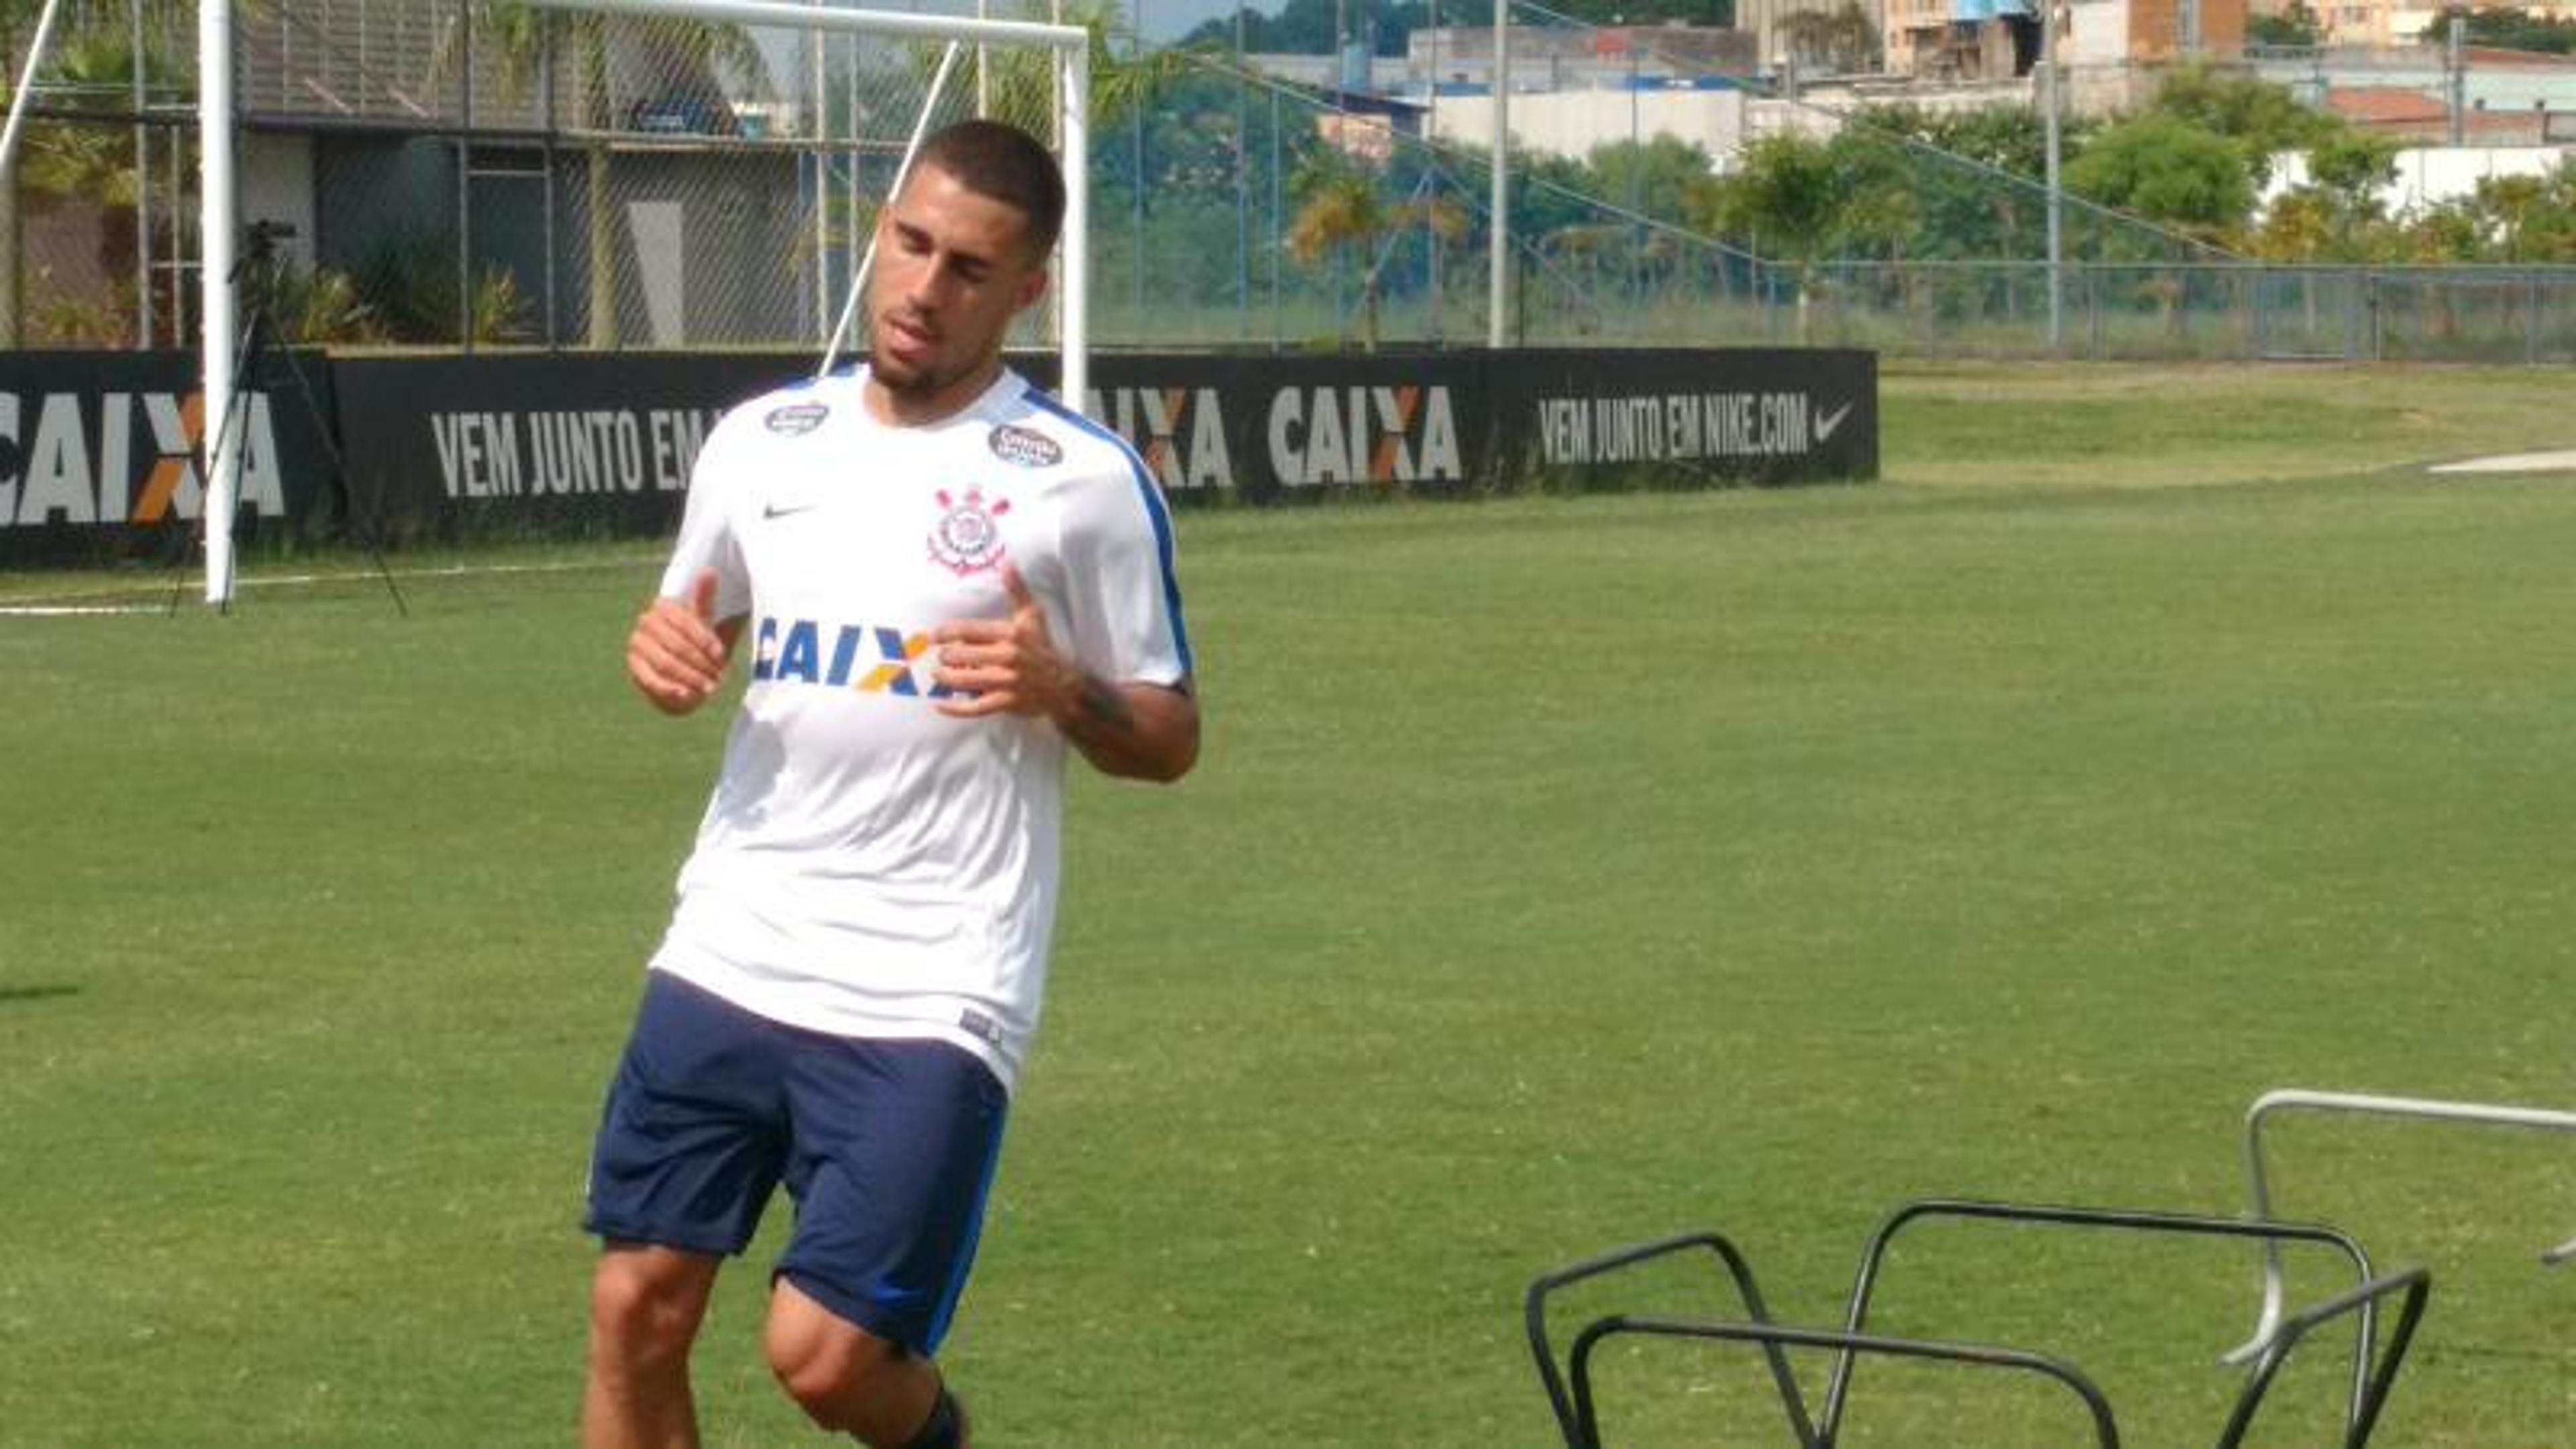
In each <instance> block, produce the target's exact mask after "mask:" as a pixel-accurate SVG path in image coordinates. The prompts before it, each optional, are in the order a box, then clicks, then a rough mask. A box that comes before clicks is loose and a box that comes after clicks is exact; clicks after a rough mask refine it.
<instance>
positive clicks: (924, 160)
mask: <svg viewBox="0 0 2576 1449" xmlns="http://www.w3.org/2000/svg"><path fill="white" fill-rule="evenodd" d="M912 164H913V165H914V166H915V167H922V166H936V167H938V168H939V169H940V170H942V171H945V172H947V173H948V174H949V175H950V176H953V177H955V178H956V179H957V182H958V184H959V185H961V186H964V187H965V188H966V189H967V190H969V191H971V192H974V193H975V194H976V195H978V196H985V197H990V198H992V199H993V200H995V201H998V202H1000V203H1002V204H1003V205H1004V206H1007V207H1010V208H1011V209H1012V210H1014V211H1016V212H1018V213H1019V214H1020V215H1021V216H1023V217H1026V218H1027V219H1028V231H1027V234H1026V240H1027V242H1028V247H1029V256H1030V257H1031V258H1032V259H1035V260H1041V261H1042V260H1044V259H1045V257H1046V254H1047V253H1048V252H1051V251H1053V250H1055V237H1056V232H1057V231H1058V229H1060V228H1061V227H1062V226H1063V225H1064V173H1062V172H1061V171H1058V170H1057V169H1056V164H1055V157H1054V156H1052V155H1050V154H1049V153H1048V151H1047V148H1046V147H1044V146H1041V145H1039V144H1038V142H1037V138H1036V137H1034V136H1031V135H1030V134H1029V133H1028V132H1026V131H1023V130H1021V129H1020V128H1019V127H1017V126H1011V125H1005V124H1003V123H1002V122H1000V121H959V122H958V123H957V124H955V125H953V126H947V127H943V128H942V129H940V130H939V131H936V132H934V133H932V135H931V137H930V139H929V140H927V141H924V142H922V143H921V154H920V155H918V156H916V157H914V158H913V163H912Z"/></svg>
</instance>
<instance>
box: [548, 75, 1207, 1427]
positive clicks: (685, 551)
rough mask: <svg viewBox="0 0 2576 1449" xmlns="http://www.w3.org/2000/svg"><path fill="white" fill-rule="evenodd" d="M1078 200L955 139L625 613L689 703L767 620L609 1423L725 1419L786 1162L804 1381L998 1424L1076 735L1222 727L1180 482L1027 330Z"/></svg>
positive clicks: (620, 1147) (1133, 762)
mask: <svg viewBox="0 0 2576 1449" xmlns="http://www.w3.org/2000/svg"><path fill="white" fill-rule="evenodd" d="M1063 206H1064V187H1063V181H1062V178H1061V177H1060V175H1059V174H1058V173H1057V171H1056V168H1055V163H1054V160H1053V158H1052V157H1050V156H1049V155H1048V154H1047V152H1046V151H1045V149H1044V148H1042V147H1040V146H1039V145H1038V144H1037V143H1036V142H1034V141H1033V140H1031V139H1030V138H1029V137H1028V136H1026V135H1024V134H1022V133H1021V132H1018V131H1016V130H1013V129H1011V128H1009V127H1006V126H1001V125H997V124H994V123H991V122H982V121H970V122H966V123H964V124H961V125H958V126H954V127H951V128H949V129H947V130H944V131H942V132H940V133H938V134H937V135H936V136H934V137H932V138H931V139H930V140H929V141H928V142H927V143H925V145H924V146H923V148H922V150H921V153H920V155H919V157H918V158H917V159H916V161H915V162H914V164H913V169H912V171H911V173H910V176H909V179H908V180H907V181H906V183H905V185H904V187H903V189H902V191H901V193H900V194H899V195H897V196H896V197H895V198H894V200H893V201H892V203H891V204H889V205H888V206H887V207H886V208H885V210H884V212H883V213H882V215H881V216H880V219H879V221H878V225H877V263H876V272H875V279H874V283H873V285H872V286H871V288H870V293H869V321H870V324H871V341H870V344H869V359H868V361H867V363H866V364H865V365H864V366H863V367H858V368H854V369H852V370H851V371H850V372H848V373H846V374H835V375H833V376H831V377H828V378H825V379H822V380H820V381H816V382H811V383H800V384H797V385H794V386H791V387H787V388H782V389H780V390H779V391H777V392H773V393H770V394H768V395H767V396H764V397H761V398H757V399H754V400H753V401H752V402H750V403H747V404H745V405H743V406H742V407H739V408H737V409H735V410H734V411H732V412H731V413H729V414H728V415H727V416H726V417H725V419H724V420H723V421H722V422H721V423H720V424H718V425H717V427H716V428H715V429H714V431H713V432H711V433H710V434H709V435H708V438H707V442H706V446H705V448H704V449H703V450H702V451H701V453H700V455H699V458H698V462H697V466H696V469H695V472H694V473H693V475H692V481H691V486H690V493H689V502H688V509H687V514H686V517H685V520H684V521H683V523H682V524H681V528H680V536H679V540H678V543H677V546H676V547H675V549H674V551H673V554H672V558H671V562H670V566H669V569H668V570H667V572H666V573H665V574H664V576H663V580H662V586H661V592H660V596H659V597H657V598H656V599H654V600H653V602H652V603H651V604H650V605H649V606H648V607H646V609H645V610H644V612H643V613H642V615H641V616H640V617H639V618H638V619H637V620H636V623H635V627H634V631H633V633H632V635H631V636H630V637H629V639H628V641H627V649H626V667H627V673H628V675H629V677H630V678H631V679H632V680H633V682H634V685H635V687H636V688H637V689H638V690H640V691H641V692H642V693H643V695H644V697H645V698H646V699H647V700H649V701H650V702H651V703H652V704H653V705H654V706H655V707H657V708H659V709H661V710H663V711H665V712H667V713H670V714H675V715H676V714H686V713H688V712H690V711H692V710H695V709H697V708H698V707H700V706H701V705H704V704H705V703H706V702H707V701H708V700H710V699H712V698H714V697H715V695H716V693H717V691H718V689H719V687H720V686H721V685H722V684H723V682H724V679H725V675H726V672H727V669H728V666H729V662H730V660H731V658H732V655H733V653H734V650H735V648H736V646H737V644H738V643H739V641H740V640H741V639H742V637H743V636H744V635H746V634H748V635H749V636H750V638H751V640H752V648H751V665H750V681H749V684H748V686H747V688H746V690H745V692H744V695H743V700H742V708H741V712H740V714H739V715H738V716H737V717H736V718H735V719H734V721H733V728H732V733H731V735H730V736H729V737H728V739H727V742H726V745H725V753H724V765H723V771H722V774H721V775H720V777H719V778H718V780H717V782H716V786H715V793H714V798H713V799H712V800H711V801H710V802H709V804H708V806H707V811H706V816H705V819H704V821H703V823H702V824H701V825H700V826H699V829H698V837H697V844H696V848H695V850H694V851H693V853H692V854H691V855H690V857H689V861H688V864H687V865H686V866H685V867H684V868H683V869H682V871H681V873H680V880H679V892H678V894H679V900H678V905H677V907H676V909H675V911H674V913H673V917H672V920H671V924H670V928H669V931H668V933H667V934H666V935H665V937H664V939H663V942H662V945H661V948H660V950H659V951H658V952H656V953H655V955H654V957H653V959H652V962H651V967H652V969H651V970H650V971H649V972H647V974H646V985H645V989H644V996H643V1002H642V1005H641V1006H640V1007H639V1009H638V1012H637V1017H636V1021H635V1025H634V1030H633V1035H632V1036H631V1038H630V1039H629V1042H628V1045H627V1049H626V1055H625V1058H624V1060H623V1061H622V1062H621V1063H620V1065H619V1067H618V1070H617V1075H616V1079H615V1081H614V1083H613V1084H612V1086H611V1087H610V1089H609V1094H608V1103H607V1107H606V1110H605V1111H604V1113H603V1114H602V1121H601V1125H600V1129H599V1138H598V1144H597V1147H596V1149H595V1152H594V1155H593V1158H592V1166H591V1177H590V1199H589V1216H588V1227H589V1229H590V1231H592V1232H594V1233H596V1234H597V1235H598V1236H599V1237H600V1238H601V1239H602V1242H603V1249H602V1252H601V1256H600V1259H599V1263H598V1267H597V1273H596V1277H595V1279H594V1283H593V1290H592V1301H591V1348H590V1369H589V1379H588V1384H587V1387H586V1390H585V1394H584V1399H583V1405H582V1431H583V1437H584V1442H585V1444H586V1445H588V1446H589V1449H624V1446H643V1445H650V1446H656V1449H662V1446H682V1445H695V1444H697V1443H698V1442H699V1441H698V1429H697V1422H696V1408H695V1405H694V1402H693V1400H692V1398H691V1394H690V1387H689V1351H690V1347H691V1345H692V1343H693V1342H694V1341H695V1338H696V1335H697V1330H698V1326H699V1324H700V1322H701V1320H702V1318H703V1317H704V1314H705V1310H706V1305H707V1299H708V1294H709V1292H710V1290H711V1289H712V1287H713V1285H714V1282H715V1278H716V1272H717V1268H718V1266H719V1264H720V1263H721V1262H722V1260H723V1259H724V1258H725V1257H727V1256H730V1255H734V1254H738V1253H740V1252H741V1251H742V1250H743V1248H744V1247H745V1246H747V1245H748V1244H749V1242H750V1240H751V1237H752V1233H753V1229H754V1227H755V1225H756V1224H757V1222H758V1220H759V1217H760V1214H761V1210H762V1207H763V1205H764V1203H765V1202H766V1201H767V1200H768V1198H769V1197H770V1196H771V1195H772V1193H773V1192H774V1190H775V1189H776V1188H777V1187H779V1186H781V1185H783V1186H784V1187H785V1188H786V1189H787V1192H788V1195H789V1196H790V1197H791V1198H792V1199H793V1200H794V1202H795V1212H796V1223H795V1232H794V1235H793V1238H792V1240H791V1241H790V1242H789V1244H788V1246H787V1249H786V1251H785V1253H784V1254H783V1255H782V1256H781V1258H780V1259H779V1261H778V1263H777V1265H776V1268H775V1270H774V1272H773V1274H772V1278H771V1287H770V1297H769V1314H768V1321H767V1324H766V1328H765V1333H764V1339H765V1345H766V1348H767V1352H768V1357H769V1361H770V1364H771V1366H772V1368H773V1369H774V1370H775V1371H776V1373H777V1376H778V1380H779V1383H780V1384H781V1386H782V1387H783V1388H784V1389H785V1390H786V1392H787V1393H788V1394H789V1395H790V1396H791V1397H793V1398H794V1399H795V1400H796V1402H797V1403H798V1404H799V1405H801V1406H802V1407H803V1408H804V1410H805V1412H806V1413H807V1414H808V1415H809V1416H811V1417H812V1418H813V1420H814V1422H815V1423H817V1424H819V1425H821V1426H823V1427H824V1428H826V1429H829V1430H833V1431H837V1432H840V1433H845V1434H849V1435H851V1436H853V1437H854V1438H856V1439H858V1440H859V1441H860V1442H862V1443H865V1444H869V1445H873V1446H877V1449H899V1446H900V1449H946V1446H952V1445H960V1444H963V1443H965V1442H966V1425H965V1415H964V1411H963V1410H962V1409H961V1408H960V1407H959V1405H958V1402H957V1400H956V1398H955V1397H954V1396H952V1395H951V1394H950V1393H949V1392H948V1390H947V1388H946V1386H945V1384H944V1383H943V1382H942V1380H941V1377H940V1374H939V1371H938V1369H937V1367H936V1365H935V1362H934V1360H933V1357H932V1355H933V1354H934V1353H935V1352H936V1351H937V1349H938V1347H939V1344H940V1339H941V1337H942V1335H943V1334H944V1333H945V1332H946V1331H947V1328H948V1325H949V1319H950V1315H951V1314H952V1312H953V1311H954V1310H955V1308H956V1305H957V1299H958V1295H959V1292H960V1290H961V1289H962V1288H963V1286H964V1283H965V1280H966V1274H967V1268H968V1265H969V1263H970V1262H971V1260H972V1259H973V1257H974V1252H975V1244H976V1238H977V1235H978V1233H979V1231H980V1229H981V1225H982V1218H983V1209H984V1202H985V1198H986V1194H987V1191H988V1190H989V1188H990V1185H991V1182H992V1176H993V1169H994V1162H995V1156H996V1153H997V1151H998V1149H999V1147H1000V1145H1001V1135H1002V1122H1003V1117H1004V1114H1005V1111H1006V1109H1007V1107H1008V1103H1009V1094H1010V1091H1011V1088H1012V1086H1013V1083H1014V1080H1015V1078H1016V1076H1017V1073H1018V1072H1019V1069H1020V1066H1021V1063H1022V1061H1023V1060H1024V1058H1025V1056H1026V1054H1027V1052H1028V1048H1029V1041H1030V1037H1031V1035H1032V1033H1033V1032H1034V1031H1035V1029H1036V1027H1037V1022H1038V1003H1039V993H1040V988H1041V986H1042V985H1043V983H1044V979H1045V975H1046V964H1047V941H1048V935H1049V932H1050V930H1051V927H1052V921H1053V917H1054V914H1055V904H1056V884H1057V874H1058V870H1057V852H1058V841H1059V835H1060V819H1061V816H1062V794H1063V779H1064V767H1065V757H1066V753H1067V749H1068V747H1070V749H1071V750H1073V751H1075V752H1078V753H1080V754H1081V755H1082V757H1083V758H1084V759H1085V760H1087V761H1089V762H1090V764H1091V765H1093V766H1094V767H1096V768H1098V769H1100V770H1102V771H1104V772H1106V773H1108V774H1111V775H1117V776H1125V777H1131V778H1137V779H1145V780H1158V781H1168V780H1176V779H1178V778H1180V777H1181V776H1182V775H1183V774H1185V773H1187V772H1188V771H1189V769H1190V767H1191V766H1192V764H1194V763H1195V762H1196V760H1197V756H1198V743H1199V715H1198V706H1197V702H1196V698H1195V695H1194V693H1193V688H1192V677H1191V663H1190V650H1189V643H1188V638H1187V635H1186V632H1185V631H1184V629H1183V627H1182V621H1181V607H1180V594H1179V590H1178V588H1177V586H1176V584H1175V582H1174V578H1173V573H1172V538H1171V525H1170V520H1169V518H1168V516H1167V515H1166V514H1165V512H1164V505H1163V501H1162V498H1161V496H1160V495H1159V494H1158V493H1157V492H1156V491H1155V488H1154V485H1153V483H1152V481H1151V479H1150V477H1149V476H1148V474H1147V473H1146V471H1145V469H1144V467H1143V465H1142V464H1141V463H1140V462H1139V461H1138V460H1137V457H1136V455H1135V454H1134V453H1133V452H1132V451H1130V450H1129V449H1128V448H1127V447H1126V445H1125V444H1124V443H1122V442H1120V441H1119V440H1118V439H1117V438H1116V437H1115V436H1114V435H1112V434H1110V433H1107V432H1105V431H1103V430H1102V429H1100V428H1098V427H1095V426H1093V425H1092V424H1090V423H1088V422H1086V421H1084V420H1083V419H1082V418H1081V417H1079V416H1078V415H1076V414H1075V413H1074V412H1073V411H1071V410H1070V409H1068V408H1066V407H1064V406H1063V405H1062V404H1060V403H1057V402H1056V401H1054V400H1053V399H1051V398H1048V397H1046V396H1045V395H1043V394H1041V393H1039V392H1037V391H1034V390H1033V389H1031V388H1030V387H1029V385H1028V384H1027V383H1025V382H1024V381H1022V380H1021V379H1020V378H1019V377H1018V376H1016V375H1015V374H1013V373H1012V372H1011V371H1009V370H1008V369H1007V368H1005V367H1004V366H1003V363H1002V354H1001V348H1002V339H1003V336H1004V333H1005V331H1006V330H1007V329H1008V327H1009V325H1010V322H1011V319H1012V318H1013V317H1014V316H1016V315H1017V314H1018V313H1019V312H1020V311H1021V310H1022V309H1024V308H1026V307H1028V306H1030V305H1031V304H1033V303H1035V302H1036V301H1037V300H1038V299H1039V297H1041V296H1042V295H1044V293H1045V291H1046V285H1047V270H1046V258H1047V255H1048V253H1049V252H1050V251H1051V250H1052V249H1053V247H1054V244H1055V234H1056V227H1057V223H1058V221H1059V219H1060V217H1061V215H1062V212H1063Z"/></svg>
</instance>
